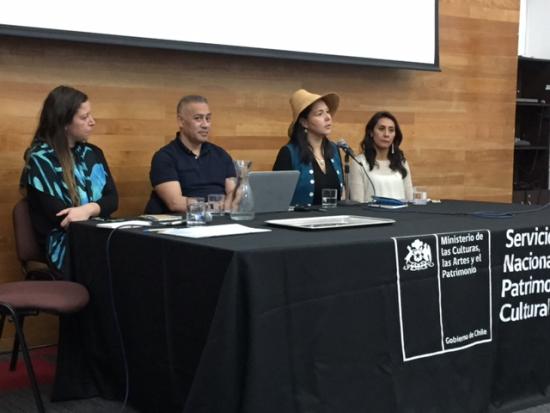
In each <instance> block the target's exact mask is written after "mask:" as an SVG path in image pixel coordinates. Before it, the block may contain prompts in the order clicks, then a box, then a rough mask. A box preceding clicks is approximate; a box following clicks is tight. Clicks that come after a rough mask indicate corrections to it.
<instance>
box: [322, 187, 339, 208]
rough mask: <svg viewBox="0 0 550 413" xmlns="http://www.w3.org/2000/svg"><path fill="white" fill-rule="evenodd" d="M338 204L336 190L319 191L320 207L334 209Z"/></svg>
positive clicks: (324, 189) (325, 189)
mask: <svg viewBox="0 0 550 413" xmlns="http://www.w3.org/2000/svg"><path fill="white" fill-rule="evenodd" d="M337 202H338V190H337V189H335V188H323V189H321V207H323V208H336V205H337Z"/></svg>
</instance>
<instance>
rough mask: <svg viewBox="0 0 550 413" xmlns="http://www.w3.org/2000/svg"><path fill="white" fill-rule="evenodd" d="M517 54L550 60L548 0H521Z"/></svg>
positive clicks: (549, 7) (549, 3)
mask: <svg viewBox="0 0 550 413" xmlns="http://www.w3.org/2000/svg"><path fill="white" fill-rule="evenodd" d="M519 30H520V32H519V44H518V54H519V55H520V56H525V57H534V58H537V59H547V60H550V0H522V1H521V9H520V27H519Z"/></svg>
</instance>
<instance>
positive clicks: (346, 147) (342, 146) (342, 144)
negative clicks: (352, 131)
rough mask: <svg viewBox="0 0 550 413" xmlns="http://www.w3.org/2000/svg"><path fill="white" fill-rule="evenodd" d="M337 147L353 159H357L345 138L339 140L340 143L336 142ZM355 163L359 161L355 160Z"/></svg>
mask: <svg viewBox="0 0 550 413" xmlns="http://www.w3.org/2000/svg"><path fill="white" fill-rule="evenodd" d="M336 146H337V147H339V148H340V149H342V150H343V151H344V153H345V154H346V155H349V156H351V157H352V158H353V159H355V158H354V157H355V153H354V152H353V149H351V147H350V146H349V145H348V143H347V142H346V140H345V139H344V138H340V139H338V141H337V142H336ZM355 162H357V160H355Z"/></svg>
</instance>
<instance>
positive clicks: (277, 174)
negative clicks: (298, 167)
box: [249, 171, 300, 213]
mask: <svg viewBox="0 0 550 413" xmlns="http://www.w3.org/2000/svg"><path fill="white" fill-rule="evenodd" d="M299 175H300V173H299V172H298V171H268V172H250V173H249V182H250V186H251V187H252V194H253V195H254V203H255V209H256V212H259V213H260V212H283V211H288V207H289V206H290V201H292V195H294V190H295V189H296V183H297V182H298V176H299Z"/></svg>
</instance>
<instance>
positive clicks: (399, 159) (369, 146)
mask: <svg viewBox="0 0 550 413" xmlns="http://www.w3.org/2000/svg"><path fill="white" fill-rule="evenodd" d="M382 118H387V119H390V120H392V121H393V123H394V125H395V138H394V140H393V148H392V149H390V150H389V151H388V159H389V161H390V169H391V170H392V171H397V172H399V173H400V174H401V176H402V177H403V178H405V177H406V176H407V170H406V169H405V166H404V163H405V161H406V159H405V154H404V153H403V151H402V150H401V149H400V148H399V146H400V145H401V142H402V141H403V133H402V132H401V127H400V126H399V122H397V118H396V117H395V116H393V115H392V114H391V113H390V112H386V111H381V112H376V113H375V114H374V115H373V116H372V118H370V120H369V121H368V122H367V125H366V126H365V137H364V138H363V140H362V141H361V150H362V151H363V153H364V154H365V158H366V160H367V162H368V164H369V168H370V170H371V171H372V169H373V168H374V165H375V163H376V147H375V146H374V139H373V134H374V128H375V127H376V124H377V123H378V121H379V120H380V119H382Z"/></svg>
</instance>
